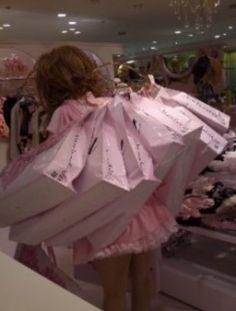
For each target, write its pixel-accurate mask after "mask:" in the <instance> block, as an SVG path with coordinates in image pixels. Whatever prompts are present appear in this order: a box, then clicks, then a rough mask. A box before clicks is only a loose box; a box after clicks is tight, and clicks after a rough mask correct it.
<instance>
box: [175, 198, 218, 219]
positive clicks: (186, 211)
mask: <svg viewBox="0 0 236 311" xmlns="http://www.w3.org/2000/svg"><path fill="white" fill-rule="evenodd" d="M214 204H215V202H214V200H212V199H209V198H208V197H207V196H202V197H190V198H186V199H185V200H184V202H183V204H182V209H181V211H180V213H179V217H180V218H182V219H184V220H187V219H189V218H191V217H194V218H200V217H201V212H200V210H204V209H208V208H210V207H212V206H214Z"/></svg>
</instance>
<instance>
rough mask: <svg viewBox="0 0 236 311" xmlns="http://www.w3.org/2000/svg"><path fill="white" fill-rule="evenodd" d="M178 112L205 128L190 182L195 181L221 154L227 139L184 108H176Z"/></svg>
mask: <svg viewBox="0 0 236 311" xmlns="http://www.w3.org/2000/svg"><path fill="white" fill-rule="evenodd" d="M176 110H177V111H178V112H180V113H182V114H183V115H185V116H188V117H189V118H191V119H192V120H195V121H196V122H198V123H199V124H200V125H202V126H203V130H202V133H201V137H200V141H199V143H198V147H197V152H196V156H195V159H194V163H193V167H192V170H191V175H190V177H189V182H191V181H192V180H194V179H195V178H196V177H197V176H198V174H199V173H201V171H202V170H203V169H204V168H206V167H207V165H208V164H209V163H210V162H211V161H212V160H214V159H215V157H216V156H217V155H219V154H221V153H222V152H223V150H224V148H225V146H226V145H227V141H226V139H225V138H224V137H223V136H221V135H220V134H218V133H217V132H216V131H214V130H213V129H212V128H210V127H209V126H208V125H206V123H204V122H203V121H202V120H200V119H199V118H198V117H196V115H194V114H193V113H191V112H190V111H189V110H187V109H186V108H184V107H176Z"/></svg>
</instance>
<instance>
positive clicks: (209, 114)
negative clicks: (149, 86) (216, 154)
mask: <svg viewBox="0 0 236 311" xmlns="http://www.w3.org/2000/svg"><path fill="white" fill-rule="evenodd" d="M156 100H157V101H159V102H160V101H162V102H163V103H164V104H165V105H170V106H183V107H185V108H187V109H188V110H189V111H191V112H192V113H194V114H195V115H196V116H198V117H199V118H200V119H201V120H203V121H204V122H205V123H206V124H207V125H208V126H210V127H212V128H213V129H214V130H215V131H217V132H219V133H220V134H223V133H225V132H226V131H227V130H228V129H229V125H230V117H229V116H228V115H227V114H225V113H223V112H221V111H220V110H218V109H216V108H214V107H211V106H209V105H207V104H205V103H203V102H202V101H200V100H198V99H197V98H194V97H192V96H190V95H188V94H186V93H183V92H179V91H175V90H171V89H167V88H161V90H160V91H159V93H158V95H157V97H156Z"/></svg>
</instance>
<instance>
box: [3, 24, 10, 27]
mask: <svg viewBox="0 0 236 311" xmlns="http://www.w3.org/2000/svg"><path fill="white" fill-rule="evenodd" d="M2 27H5V28H9V27H11V25H10V24H3V25H2Z"/></svg>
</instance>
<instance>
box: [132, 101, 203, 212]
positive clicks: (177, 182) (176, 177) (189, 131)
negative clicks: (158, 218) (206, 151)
mask: <svg viewBox="0 0 236 311" xmlns="http://www.w3.org/2000/svg"><path fill="white" fill-rule="evenodd" d="M136 105H137V107H138V109H140V110H141V111H142V112H143V113H145V114H147V115H149V116H150V117H152V118H155V119H157V120H159V121H161V122H162V123H163V124H165V125H166V126H168V127H169V128H171V129H172V130H173V131H175V132H176V133H177V134H178V135H180V136H181V137H182V139H183V142H184V144H185V150H184V151H183V152H182V153H181V155H180V156H179V158H178V159H177V160H176V162H175V165H174V166H173V167H172V168H171V171H170V172H169V173H168V176H167V177H166V178H165V179H164V182H163V184H162V185H161V186H160V188H159V189H157V191H156V196H157V197H158V198H159V199H160V200H161V202H163V203H164V204H165V205H166V206H167V208H168V209H169V210H170V211H171V212H172V213H173V214H176V213H177V211H178V210H179V206H180V204H181V201H182V198H183V195H184V191H185V188H186V187H187V184H188V181H189V176H190V174H191V169H192V166H193V162H194V159H195V157H196V156H197V151H198V150H197V146H198V143H199V141H200V136H201V133H202V124H199V123H198V122H196V121H195V120H194V119H193V118H190V117H189V116H185V115H183V114H181V113H180V112H178V110H176V109H175V108H172V107H168V106H165V105H162V104H159V105H156V103H155V101H154V100H152V99H147V98H141V99H139V102H138V103H137V104H136ZM183 168H184V169H183Z"/></svg>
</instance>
